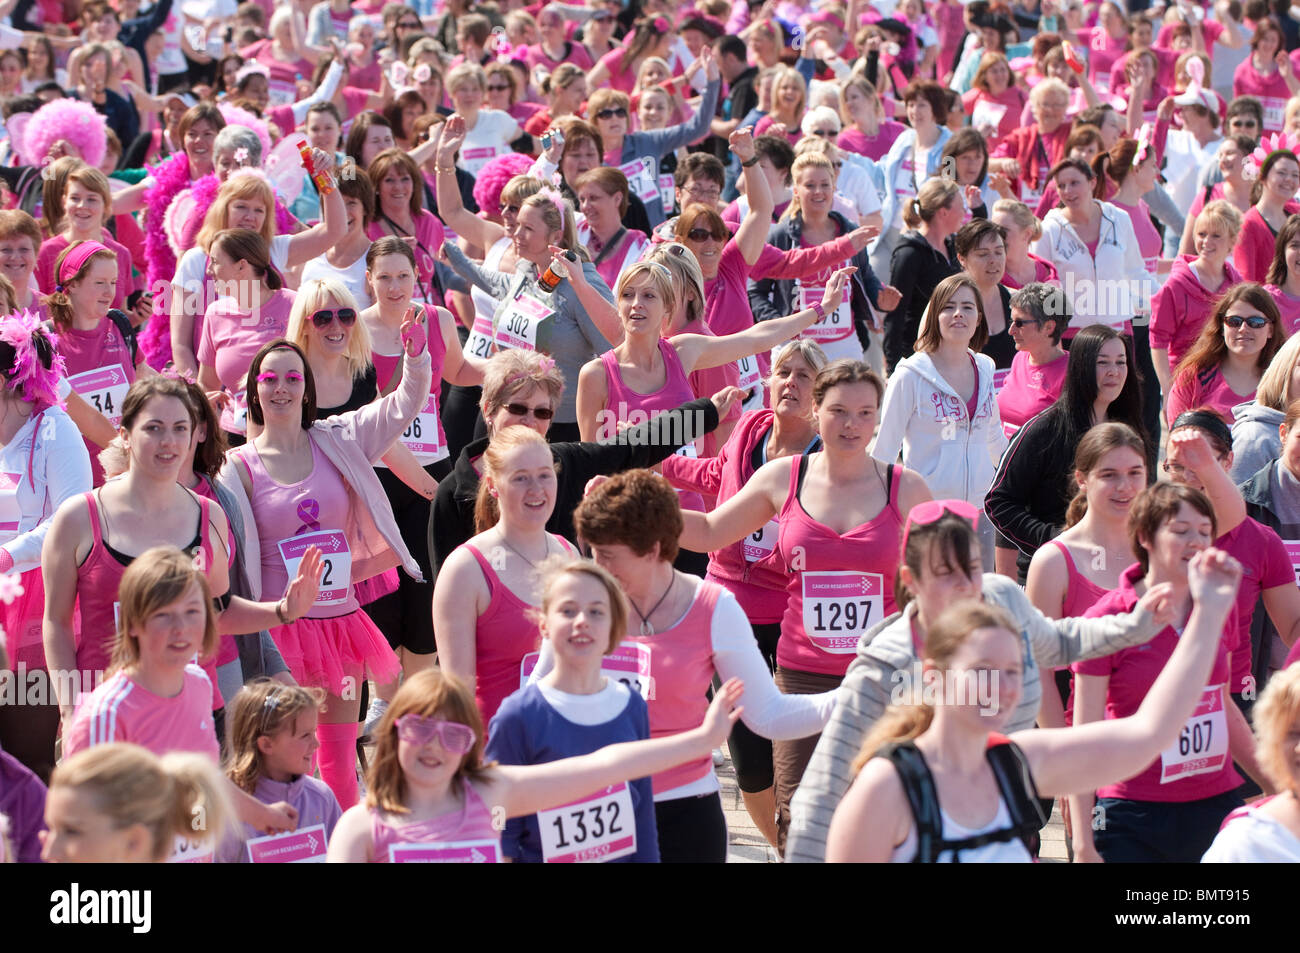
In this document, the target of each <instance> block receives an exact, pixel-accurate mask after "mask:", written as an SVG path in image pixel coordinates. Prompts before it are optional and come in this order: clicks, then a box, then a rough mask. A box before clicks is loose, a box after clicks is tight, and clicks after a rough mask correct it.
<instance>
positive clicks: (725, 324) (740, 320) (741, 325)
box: [704, 238, 754, 337]
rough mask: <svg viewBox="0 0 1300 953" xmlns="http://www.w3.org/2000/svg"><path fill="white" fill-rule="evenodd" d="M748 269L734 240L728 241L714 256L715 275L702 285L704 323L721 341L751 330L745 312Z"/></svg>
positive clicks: (748, 312) (750, 320) (748, 314)
mask: <svg viewBox="0 0 1300 953" xmlns="http://www.w3.org/2000/svg"><path fill="white" fill-rule="evenodd" d="M749 272H750V269H749V265H748V264H746V263H745V256H744V255H743V254H741V252H740V246H739V245H737V244H736V240H735V239H734V238H731V239H728V240H727V243H726V244H725V245H723V246H722V254H721V255H719V256H718V273H717V275H715V276H714V277H712V278H708V279H706V280H705V282H704V323H705V324H707V325H708V326H709V330H710V331H712V332H713V333H714V334H716V335H718V336H719V337H722V336H723V335H727V334H735V333H736V332H737V331H744V330H745V329H746V328H750V327H753V326H754V312H753V311H751V310H750V308H749V293H748V292H747V291H746V290H745V283H746V282H747V281H748V280H749Z"/></svg>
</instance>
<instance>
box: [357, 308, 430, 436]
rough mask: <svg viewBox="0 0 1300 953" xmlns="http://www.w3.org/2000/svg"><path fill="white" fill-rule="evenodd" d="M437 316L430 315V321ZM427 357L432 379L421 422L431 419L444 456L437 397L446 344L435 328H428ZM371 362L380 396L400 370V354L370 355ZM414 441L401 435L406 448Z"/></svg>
mask: <svg viewBox="0 0 1300 953" xmlns="http://www.w3.org/2000/svg"><path fill="white" fill-rule="evenodd" d="M436 317H437V315H435V314H432V313H430V315H429V318H430V320H432V319H434V318H436ZM429 357H430V358H431V359H432V361H433V378H432V381H431V383H430V384H429V399H428V401H427V402H426V403H425V405H424V408H423V409H422V410H421V412H420V417H419V418H418V419H420V420H421V421H424V420H429V419H430V418H432V420H433V421H434V423H435V425H436V426H437V428H438V443H437V446H439V447H441V448H442V452H443V454H444V455H445V454H446V451H447V435H446V434H445V433H444V432H443V429H442V410H441V409H440V407H439V404H438V395H439V394H440V393H441V392H442V369H443V366H444V365H445V364H446V362H447V342H446V341H444V340H443V339H442V332H441V331H440V330H439V329H438V328H437V327H430V328H429ZM370 358H371V361H372V362H373V363H374V365H375V386H376V387H378V388H379V392H380V393H381V394H382V393H383V392H384V388H386V387H387V386H388V384H389V382H390V381H391V380H392V379H393V375H395V374H396V373H397V372H398V371H400V370H401V369H402V355H400V354H379V353H372V354H371V355H370ZM412 439H415V438H413V437H411V436H410V435H409V433H408V434H403V435H402V437H401V440H402V442H403V443H406V444H407V446H408V447H410V446H411V444H410V443H408V440H412Z"/></svg>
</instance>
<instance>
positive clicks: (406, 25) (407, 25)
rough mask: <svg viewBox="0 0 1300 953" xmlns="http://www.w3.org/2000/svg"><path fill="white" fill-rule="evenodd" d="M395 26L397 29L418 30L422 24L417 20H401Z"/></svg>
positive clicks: (421, 27) (422, 26)
mask: <svg viewBox="0 0 1300 953" xmlns="http://www.w3.org/2000/svg"><path fill="white" fill-rule="evenodd" d="M397 28H398V29H399V30H420V29H423V28H424V24H423V23H421V22H420V21H419V20H403V21H401V22H400V23H398V24H397Z"/></svg>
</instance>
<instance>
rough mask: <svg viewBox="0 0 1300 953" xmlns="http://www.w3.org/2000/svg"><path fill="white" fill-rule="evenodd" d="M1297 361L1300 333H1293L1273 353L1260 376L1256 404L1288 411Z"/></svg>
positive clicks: (1282, 411)
mask: <svg viewBox="0 0 1300 953" xmlns="http://www.w3.org/2000/svg"><path fill="white" fill-rule="evenodd" d="M1297 361H1300V334H1293V335H1291V336H1290V337H1289V338H1287V339H1286V343H1285V344H1283V345H1282V347H1281V349H1279V350H1278V352H1277V353H1276V354H1274V355H1273V360H1271V361H1269V362H1268V367H1267V368H1265V369H1264V373H1263V374H1262V375H1261V376H1260V378H1259V386H1258V387H1257V388H1255V403H1256V404H1258V405H1259V406H1261V407H1271V408H1272V409H1273V410H1276V411H1278V412H1279V413H1286V409H1287V404H1289V403H1290V402H1291V397H1290V390H1291V372H1292V371H1293V370H1295V365H1296V362H1297ZM1297 396H1300V395H1297Z"/></svg>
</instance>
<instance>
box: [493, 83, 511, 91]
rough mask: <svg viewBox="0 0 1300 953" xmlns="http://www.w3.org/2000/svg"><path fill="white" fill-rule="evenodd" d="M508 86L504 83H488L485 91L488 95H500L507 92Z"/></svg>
mask: <svg viewBox="0 0 1300 953" xmlns="http://www.w3.org/2000/svg"><path fill="white" fill-rule="evenodd" d="M509 88H510V86H509V85H508V84H506V83H495V84H494V83H488V88H487V91H488V92H489V93H500V92H505V91H506V90H508V89H509Z"/></svg>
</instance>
